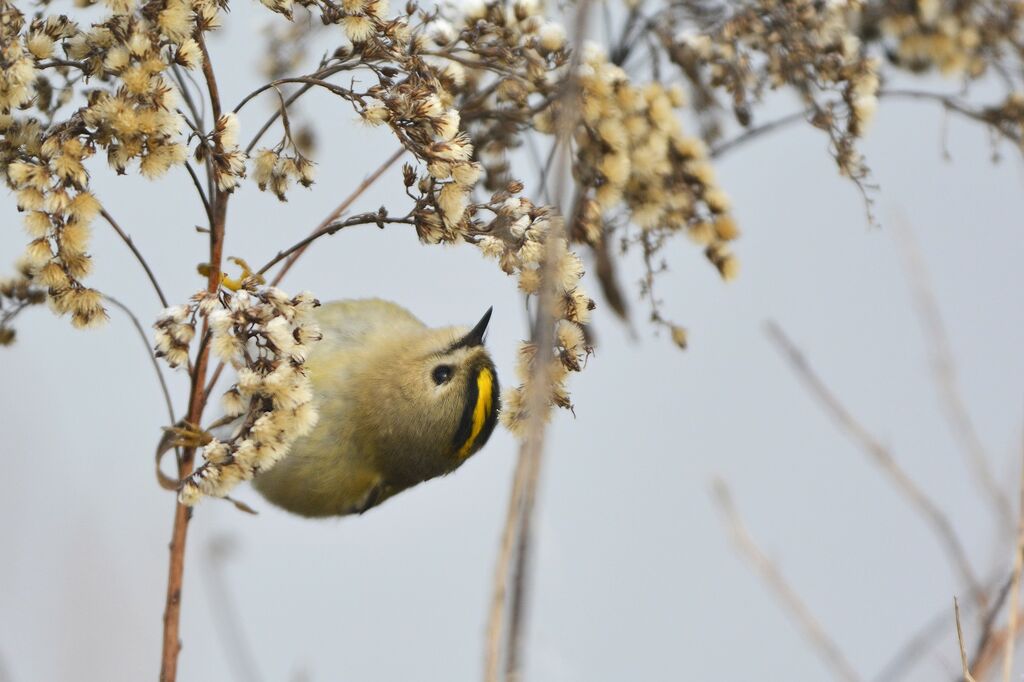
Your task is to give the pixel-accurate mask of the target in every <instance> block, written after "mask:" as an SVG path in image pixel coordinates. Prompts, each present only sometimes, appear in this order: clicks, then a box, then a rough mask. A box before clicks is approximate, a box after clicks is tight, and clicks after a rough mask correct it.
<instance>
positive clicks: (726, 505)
mask: <svg viewBox="0 0 1024 682" xmlns="http://www.w3.org/2000/svg"><path fill="white" fill-rule="evenodd" d="M713 485H714V487H713V490H714V494H715V500H716V501H717V502H718V505H719V507H721V509H722V512H723V513H724V514H725V518H726V522H727V523H728V525H729V530H730V532H731V534H732V538H733V541H734V542H735V543H736V546H737V547H738V548H739V549H740V550H741V551H742V552H743V553H744V554H745V555H746V556H747V558H748V559H749V560H750V562H751V564H752V566H753V568H754V570H755V571H757V573H758V575H760V576H761V578H762V579H763V580H764V581H765V582H766V583H768V586H769V588H770V589H771V591H772V592H773V593H774V594H775V595H776V596H777V597H778V598H779V600H780V601H782V603H783V605H784V606H785V607H786V609H787V610H788V611H789V613H790V614H791V615H792V616H793V617H794V618H795V619H796V621H797V623H798V624H799V625H800V628H801V630H803V633H804V636H805V637H806V638H807V640H808V641H809V642H810V643H811V645H812V646H813V647H814V650H815V651H816V652H817V653H818V655H819V656H820V657H821V659H822V660H823V661H824V662H825V663H826V664H827V665H828V667H829V669H831V670H832V674H833V675H834V676H835V677H836V679H840V680H846V682H859V680H860V679H861V677H860V675H859V674H858V673H857V671H856V670H854V668H853V666H852V665H851V664H850V662H849V660H847V658H846V656H844V655H843V652H842V651H841V650H840V649H839V646H838V645H837V644H836V643H835V641H834V640H833V639H832V638H831V637H829V636H828V634H827V633H826V632H825V630H824V629H823V628H822V627H821V623H819V622H818V619H817V618H815V617H814V614H812V613H811V610H810V609H809V608H808V607H807V605H806V604H805V603H804V602H803V600H802V599H801V598H800V595H799V594H797V592H796V590H794V589H793V588H792V587H791V586H790V585H789V583H787V582H786V579H785V578H784V577H783V576H782V573H781V572H780V571H779V569H778V567H777V566H776V565H775V564H774V563H772V561H771V559H769V558H768V557H767V556H765V554H764V552H762V551H761V549H760V548H759V547H758V546H757V544H756V543H755V542H754V539H753V538H751V537H750V533H749V532H748V531H747V528H746V525H745V524H744V523H743V519H742V518H741V517H740V514H739V511H738V510H737V509H736V505H735V504H734V503H733V500H732V495H731V494H730V493H729V488H728V487H727V486H726V484H725V482H724V481H723V480H721V479H717V478H716V479H715V481H714V484H713Z"/></svg>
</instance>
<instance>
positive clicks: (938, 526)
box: [766, 322, 986, 609]
mask: <svg viewBox="0 0 1024 682" xmlns="http://www.w3.org/2000/svg"><path fill="white" fill-rule="evenodd" d="M766 331H767V333H768V337H769V338H770V339H771V340H772V341H773V342H774V343H775V345H776V346H777V347H778V349H779V350H780V351H781V352H782V354H783V356H784V357H785V358H786V359H787V360H788V361H789V364H790V367H792V369H793V370H794V371H795V372H796V374H797V376H798V377H799V378H800V379H801V380H802V381H803V383H804V385H806V386H807V388H808V389H809V390H810V391H811V393H812V394H813V395H814V397H815V398H816V399H817V401H818V403H819V404H820V405H821V406H822V407H823V408H824V409H825V411H826V412H828V414H829V415H830V416H831V417H832V419H833V420H834V421H835V422H836V424H837V425H838V426H839V427H840V429H842V431H844V432H845V433H846V434H847V435H848V436H849V437H850V438H851V439H852V440H854V441H855V442H856V443H857V444H858V445H860V447H861V449H862V450H863V451H864V452H865V453H867V455H868V456H869V457H870V458H871V461H873V462H874V463H875V464H876V465H877V466H878V468H879V469H881V471H882V473H884V474H885V475H886V477H887V478H888V479H889V481H890V483H892V484H893V485H894V486H895V487H896V489H897V490H898V491H899V492H900V493H901V494H902V495H903V497H905V498H906V499H907V501H908V502H909V503H910V504H911V505H912V506H913V507H914V508H915V509H916V510H917V511H918V512H919V513H920V514H921V516H922V517H923V518H924V519H925V521H927V522H928V524H929V525H930V526H931V527H932V530H933V531H934V532H935V534H936V536H937V537H938V538H939V541H940V542H941V543H942V547H943V549H945V551H946V554H947V556H948V557H949V559H950V561H951V563H952V564H953V567H954V569H955V570H956V572H957V573H958V574H959V576H960V579H961V580H962V581H963V582H964V584H965V585H966V586H967V587H968V588H969V589H970V591H971V596H972V598H973V599H974V600H975V601H976V602H977V603H978V605H979V606H980V607H981V608H982V609H984V607H985V602H986V597H985V591H984V589H983V588H982V586H981V584H980V583H979V582H978V579H977V578H976V577H975V575H974V570H973V569H972V568H971V563H970V561H969V560H968V558H967V552H966V551H965V550H964V548H963V545H962V544H961V543H960V540H959V538H958V537H957V536H956V533H955V531H954V530H953V525H952V524H951V523H950V522H949V518H947V517H946V515H945V514H944V513H943V512H942V510H941V508H940V507H939V506H938V504H936V503H935V502H934V501H933V500H932V499H931V498H930V497H928V495H927V494H926V493H925V492H924V491H923V490H921V488H920V487H918V485H917V483H915V482H914V480H913V479H912V478H911V477H910V476H909V475H908V474H907V472H905V471H904V470H903V468H902V467H900V465H899V464H898V463H897V462H896V459H895V458H894V457H893V455H892V453H891V452H890V451H889V449H888V448H887V447H885V446H884V445H882V443H881V442H880V441H879V440H878V439H877V438H875V437H874V436H873V435H872V434H871V433H870V432H869V431H868V430H867V429H866V428H864V426H863V425H862V424H861V423H860V422H859V421H857V420H856V419H855V418H854V416H853V415H852V414H851V413H850V412H849V410H847V409H846V407H845V406H843V404H842V403H841V402H839V399H838V398H836V397H835V395H833V393H832V391H830V390H829V388H828V387H827V386H826V385H825V383H824V382H823V381H822V380H821V379H820V378H819V377H818V376H817V375H816V374H815V373H814V372H813V370H812V369H811V368H810V366H809V365H808V364H807V360H806V359H805V358H804V356H803V353H801V352H800V350H799V349H798V348H797V347H796V345H795V344H794V343H793V342H792V341H790V340H789V338H788V337H787V336H786V334H785V333H784V332H783V331H782V329H781V328H780V327H779V326H778V325H777V324H775V323H774V322H769V323H768V324H767V325H766Z"/></svg>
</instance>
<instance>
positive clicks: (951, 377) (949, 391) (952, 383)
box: [895, 219, 1013, 536]
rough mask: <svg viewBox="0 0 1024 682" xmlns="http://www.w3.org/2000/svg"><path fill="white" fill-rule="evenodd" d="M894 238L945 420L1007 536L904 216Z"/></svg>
mask: <svg viewBox="0 0 1024 682" xmlns="http://www.w3.org/2000/svg"><path fill="white" fill-rule="evenodd" d="M895 234H896V238H897V244H898V246H899V251H900V255H901V256H902V257H903V265H904V270H905V272H906V275H907V280H908V282H909V284H910V290H911V293H912V294H913V299H914V310H915V311H916V312H917V317H918V320H919V321H920V323H921V327H922V329H923V331H924V335H925V338H927V339H928V350H929V353H930V355H931V361H932V362H931V364H932V370H933V376H934V379H935V383H936V387H937V388H938V392H939V397H940V398H941V405H942V407H943V408H944V409H943V411H944V412H945V413H946V421H947V423H948V424H949V427H950V430H951V431H952V432H953V437H954V438H955V439H956V440H957V442H958V443H959V444H960V447H961V449H962V450H963V452H964V455H965V457H966V459H967V462H968V464H969V466H970V467H971V471H972V473H973V474H974V479H975V482H976V483H977V485H978V487H979V488H981V491H982V492H983V493H984V495H985V497H986V499H988V500H990V501H991V503H992V505H993V507H994V511H995V513H996V517H997V518H998V519H999V522H1000V525H1001V526H1002V528H1003V530H1004V532H1005V534H1006V535H1007V536H1012V535H1013V530H1012V529H1013V511H1012V509H1011V507H1010V501H1009V500H1008V499H1007V496H1006V493H1005V492H1004V491H1003V489H1002V488H1001V487H1000V485H999V482H998V481H997V480H996V476H995V474H993V473H992V467H991V466H990V464H989V456H988V453H987V452H985V446H984V445H982V443H981V438H979V437H978V432H977V430H976V429H975V428H974V421H973V420H972V419H971V415H970V413H969V412H968V410H967V405H966V404H965V403H964V400H963V397H962V395H961V393H960V387H959V385H958V383H957V377H956V363H955V362H954V361H953V352H952V350H951V349H950V342H949V334H948V333H947V332H946V325H945V324H943V322H942V313H941V312H940V311H939V304H938V300H937V299H936V297H935V292H934V291H933V290H932V287H931V285H930V282H929V278H928V272H927V269H926V268H925V265H924V260H923V259H922V257H921V249H920V247H919V246H918V245H917V243H916V240H915V239H914V234H913V232H912V231H911V229H910V226H909V225H908V224H907V222H906V220H905V219H900V220H897V221H896V232H895Z"/></svg>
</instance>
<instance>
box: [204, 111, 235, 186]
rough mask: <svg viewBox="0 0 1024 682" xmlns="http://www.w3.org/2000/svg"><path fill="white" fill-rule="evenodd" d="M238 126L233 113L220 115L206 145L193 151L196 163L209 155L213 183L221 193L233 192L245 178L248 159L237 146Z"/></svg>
mask: <svg viewBox="0 0 1024 682" xmlns="http://www.w3.org/2000/svg"><path fill="white" fill-rule="evenodd" d="M238 125H239V124H238V115H237V114H235V113H234V112H228V113H226V114H221V116H220V118H218V119H217V123H216V125H214V128H213V132H212V133H211V134H210V135H209V137H208V139H207V141H206V143H205V144H201V145H199V146H198V147H196V151H195V157H196V160H197V161H205V160H206V157H207V155H209V157H210V162H211V163H210V166H211V168H212V169H213V179H214V182H215V183H216V184H217V189H219V190H220V191H222V192H229V193H230V192H233V191H234V190H235V188H236V187H238V184H239V183H240V182H241V181H242V179H243V178H245V171H246V167H245V162H246V160H247V158H248V157H247V156H246V154H245V152H244V151H242V150H241V149H240V148H239V146H238Z"/></svg>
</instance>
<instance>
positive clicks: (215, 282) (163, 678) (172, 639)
mask: <svg viewBox="0 0 1024 682" xmlns="http://www.w3.org/2000/svg"><path fill="white" fill-rule="evenodd" d="M196 40H197V42H198V43H199V46H200V48H201V50H202V53H203V75H204V77H205V78H206V85H207V89H208V91H209V95H210V103H211V108H212V110H213V116H214V119H215V120H216V119H218V118H220V111H221V109H220V97H219V94H218V90H217V81H216V78H215V76H214V74H213V66H212V64H211V63H210V54H209V52H208V51H207V49H206V43H205V42H204V41H203V36H202V32H201V31H197V32H196ZM227 199H228V195H227V194H225V193H223V192H221V191H219V190H214V192H213V193H212V196H211V202H212V209H213V223H212V224H211V225H210V260H209V273H208V277H207V283H206V290H207V291H208V292H210V293H215V292H216V291H217V290H218V289H219V288H220V277H221V262H222V259H223V255H224V228H225V224H226V220H227ZM199 338H200V344H199V350H198V353H197V355H198V357H197V359H196V363H195V366H194V367H193V370H192V385H191V389H190V391H189V402H188V412H187V415H186V417H185V419H186V420H187V421H189V422H191V423H193V424H198V423H199V422H200V421H201V420H202V416H203V408H204V407H205V406H206V393H205V391H204V387H205V386H206V369H207V365H208V363H209V358H210V345H209V343H208V342H207V339H208V329H207V328H206V324H205V323H204V325H203V330H202V333H201V334H200V337H199ZM195 454H196V451H195V448H185V449H184V451H183V452H182V456H181V459H179V460H178V479H179V480H183V479H184V478H186V477H187V476H188V475H189V474H190V473H192V466H193V461H194V459H195ZM191 517H192V510H191V509H189V508H188V507H186V506H185V505H183V504H181V503H180V502H178V500H177V498H175V500H174V527H173V529H172V531H171V543H170V565H169V568H168V576H167V600H166V604H165V607H164V633H163V652H162V655H161V659H160V682H175V680H176V679H177V675H178V653H179V652H180V651H181V639H180V637H179V631H180V623H181V588H182V580H183V575H184V571H185V541H186V539H187V536H188V522H189V520H190V519H191Z"/></svg>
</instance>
